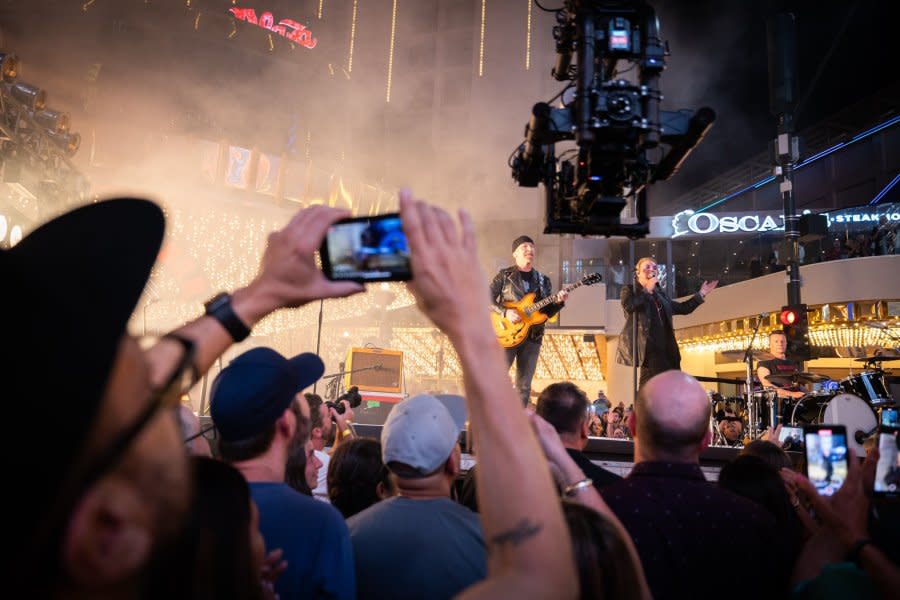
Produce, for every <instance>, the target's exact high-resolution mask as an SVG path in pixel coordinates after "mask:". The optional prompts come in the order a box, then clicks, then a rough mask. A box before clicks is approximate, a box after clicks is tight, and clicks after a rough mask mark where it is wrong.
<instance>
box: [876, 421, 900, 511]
mask: <svg viewBox="0 0 900 600" xmlns="http://www.w3.org/2000/svg"><path fill="white" fill-rule="evenodd" d="M898 439H900V419H898V411H897V409H896V408H887V407H886V408H882V409H881V426H880V427H879V428H878V464H877V465H876V466H875V490H874V491H875V495H876V496H893V497H898V496H900V452H898V449H897V440H898Z"/></svg>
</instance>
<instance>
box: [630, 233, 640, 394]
mask: <svg viewBox="0 0 900 600" xmlns="http://www.w3.org/2000/svg"><path fill="white" fill-rule="evenodd" d="M628 260H629V261H630V263H631V265H632V266H631V269H632V272H631V283H629V284H628V285H630V286H631V291H632V292H634V291H635V289H634V288H635V286H636V283H637V280H636V279H635V275H634V262H635V260H637V259H636V258H635V256H634V240H628ZM637 320H638V316H637V312H634V311H632V313H631V404H632V406H634V405H635V404H636V403H637V390H638V364H637Z"/></svg>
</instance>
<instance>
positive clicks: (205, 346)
mask: <svg viewBox="0 0 900 600" xmlns="http://www.w3.org/2000/svg"><path fill="white" fill-rule="evenodd" d="M400 212H401V218H402V220H403V228H404V231H405V233H406V235H407V237H408V240H409V249H410V256H411V264H412V270H413V280H412V281H411V282H410V284H409V285H410V288H411V290H412V291H413V294H414V296H415V297H416V300H417V304H418V306H419V308H420V309H421V311H422V312H423V313H424V315H425V316H426V317H428V318H429V319H430V320H431V321H432V322H433V323H434V324H435V325H436V326H437V327H438V328H439V329H440V330H441V331H443V332H444V333H445V334H446V335H447V337H448V339H449V340H450V342H451V344H452V345H453V347H454V349H455V350H456V352H457V354H458V356H459V360H460V364H461V366H462V370H463V374H464V386H465V393H464V395H463V401H464V403H465V420H467V421H468V431H469V432H471V434H472V435H473V436H474V445H473V447H474V454H475V459H476V466H475V467H474V468H472V469H469V470H468V472H466V473H464V472H463V468H462V460H461V450H460V446H459V439H460V433H461V431H462V429H463V427H464V426H465V423H464V421H463V419H461V418H460V414H459V411H456V410H453V409H452V407H450V406H449V405H448V403H447V402H446V401H445V400H444V399H442V398H438V397H435V396H431V395H427V394H421V395H416V396H413V397H410V398H407V399H405V400H403V401H402V402H400V403H398V404H397V405H396V406H395V407H394V408H393V410H392V411H391V412H390V414H389V416H388V418H387V421H386V422H385V425H384V427H383V429H382V433H381V438H380V440H368V439H361V438H357V437H356V436H355V435H354V434H353V431H352V427H350V426H349V424H348V422H347V418H348V417H349V416H351V414H352V413H350V414H348V412H347V410H345V411H344V413H343V417H341V416H340V413H338V412H337V411H335V410H334V408H333V407H330V406H328V405H326V404H324V403H322V402H321V398H317V397H316V396H315V395H313V394H304V390H305V389H306V388H307V387H308V386H310V385H312V384H313V383H314V382H316V381H317V380H318V379H319V378H320V377H321V376H322V374H323V372H324V365H323V363H322V361H321V359H320V358H319V357H318V356H316V355H315V354H312V353H302V354H299V355H298V356H294V357H284V356H282V355H280V354H279V353H277V352H276V351H274V350H272V349H270V348H266V347H256V348H253V349H251V350H248V351H246V352H244V353H242V354H241V355H239V356H238V357H236V358H235V359H234V360H232V361H231V362H230V363H229V364H228V365H227V366H226V368H224V369H223V370H222V371H221V372H220V373H219V375H218V376H217V377H216V379H215V381H214V383H213V385H212V389H211V402H210V407H211V408H210V410H211V416H212V419H213V423H214V425H215V430H216V438H215V439H216V444H215V449H214V451H213V449H211V448H210V447H209V445H208V444H205V443H204V441H203V440H205V436H204V433H203V430H202V429H201V428H200V424H199V423H198V422H196V419H195V417H193V416H192V415H191V414H186V413H189V411H185V410H184V409H183V408H181V407H180V399H181V397H182V394H183V393H184V392H185V391H186V390H187V389H189V388H190V386H191V385H192V384H193V383H194V382H196V381H197V380H198V378H199V377H201V376H202V375H203V373H205V372H206V371H207V370H208V369H209V367H210V366H211V365H212V364H213V362H214V361H215V360H216V359H217V358H218V357H219V356H220V355H221V354H222V353H223V352H224V351H225V350H226V349H227V348H228V347H229V346H231V345H232V344H233V343H234V342H236V341H240V340H242V339H244V338H246V336H247V335H248V334H249V331H250V329H252V327H253V325H254V324H256V323H257V322H258V321H259V320H261V319H262V318H264V317H266V316H267V315H268V314H270V313H272V312H273V311H276V310H279V309H281V308H286V307H297V306H302V305H304V304H307V303H309V302H313V301H316V300H319V299H326V298H333V297H339V296H346V295H350V294H354V293H361V292H363V291H364V289H363V287H362V286H361V285H358V284H356V283H351V282H340V283H338V282H332V281H328V280H326V279H325V278H324V276H323V275H322V273H321V271H319V269H318V268H317V267H316V264H315V259H314V252H315V251H316V249H317V248H318V247H319V246H320V244H321V242H322V239H323V237H324V235H325V232H326V231H327V229H328V227H329V226H330V225H331V224H332V223H334V222H335V221H337V220H338V219H340V218H343V217H345V216H347V214H346V212H344V211H340V210H337V209H331V208H327V207H321V206H320V207H313V208H309V209H305V210H302V211H300V212H299V213H298V214H297V216H296V217H295V218H293V219H292V220H291V221H290V223H289V224H288V225H287V226H286V227H285V228H284V229H282V230H280V231H277V232H274V233H273V234H272V235H271V236H270V237H269V243H268V245H267V248H266V250H265V253H264V254H263V256H262V258H261V261H260V268H259V271H258V275H257V276H256V278H255V279H254V280H253V281H252V282H250V283H249V284H248V285H247V286H246V287H244V288H242V289H239V290H235V291H233V292H232V293H230V294H227V295H223V296H222V295H220V296H217V297H216V301H215V302H211V303H209V304H208V305H207V311H206V314H204V315H203V316H201V317H199V318H198V319H196V320H195V321H192V322H191V323H188V324H186V325H184V326H183V327H180V328H178V329H177V330H175V331H173V332H171V333H169V334H167V335H165V336H162V337H160V338H159V340H158V342H157V343H156V344H155V345H154V346H152V347H150V348H142V347H141V346H140V345H139V344H138V343H137V341H136V340H135V339H133V338H132V337H130V336H129V335H128V333H127V330H126V328H127V322H128V320H129V318H130V316H131V313H132V311H133V310H134V308H135V306H136V304H137V302H138V299H139V297H140V294H141V291H142V289H143V287H144V285H145V283H146V281H147V279H148V277H149V275H150V270H151V268H152V266H153V263H154V261H155V259H156V256H157V254H158V252H159V248H160V245H161V242H162V238H163V230H164V217H163V213H162V211H161V210H160V209H159V208H158V207H157V206H156V205H154V204H153V203H151V202H147V201H143V200H133V199H119V200H109V201H105V202H98V203H94V204H91V205H88V206H85V207H82V208H79V209H76V210H74V211H72V212H70V213H67V214H65V215H62V216H60V217H58V218H56V219H54V220H52V221H50V222H49V223H47V224H45V225H44V226H42V227H40V228H38V229H36V230H35V231H34V232H32V233H31V234H30V235H29V236H27V237H26V238H25V239H23V240H22V241H21V242H20V243H19V244H18V245H17V246H15V247H14V248H13V249H11V250H3V251H0V273H2V275H3V276H4V282H5V283H6V284H7V285H8V286H9V288H8V289H9V290H13V291H14V293H6V294H4V295H3V296H2V297H3V310H4V314H8V315H15V318H14V319H11V320H10V323H9V328H10V330H11V331H9V332H8V333H9V334H10V335H11V336H12V337H11V338H10V339H15V340H19V342H18V343H17V344H15V345H14V344H4V345H3V349H2V350H0V353H2V360H3V364H4V365H6V368H7V369H8V371H7V372H8V373H9V375H10V376H9V377H8V381H7V385H8V386H11V389H9V387H8V388H7V389H8V393H9V394H10V397H11V398H15V399H16V401H15V402H12V403H10V404H9V410H11V411H12V415H11V416H12V419H11V421H10V422H11V423H14V424H15V426H14V427H12V428H10V430H9V433H8V435H7V436H4V440H5V441H4V443H5V444H6V452H5V453H4V454H5V456H6V457H7V464H8V471H7V473H8V475H10V476H11V479H10V480H11V481H15V482H16V483H17V484H18V487H19V491H18V492H17V493H15V494H10V495H9V498H8V504H7V510H9V511H10V516H11V518H10V519H9V522H10V529H11V531H12V536H11V537H10V538H9V539H8V547H9V548H10V549H12V550H13V552H10V553H8V558H7V559H6V560H4V561H3V567H2V568H3V576H4V580H5V582H6V584H7V586H8V587H9V589H10V590H16V591H18V593H20V594H21V595H26V596H33V597H38V598H64V597H65V598H144V597H146V598H157V597H160V598H163V597H164V598H166V599H167V600H171V599H175V598H217V599H219V598H250V599H266V600H272V599H274V598H280V599H282V600H288V599H294V598H351V599H352V598H360V599H366V598H392V599H403V598H429V599H440V598H452V597H461V598H467V599H469V598H476V599H477V598H491V599H494V598H507V597H509V598H553V599H559V600H566V599H572V598H626V599H629V598H635V599H637V598H640V599H647V598H653V597H655V598H686V597H712V596H718V595H723V594H727V595H728V596H729V597H736V598H750V597H753V598H760V597H791V598H816V597H838V596H840V597H850V596H841V594H842V593H843V591H844V590H852V597H856V598H868V597H871V598H876V597H885V598H889V597H896V596H897V594H898V590H900V566H898V565H900V548H898V540H900V535H897V534H896V532H897V523H896V521H893V522H892V521H891V520H890V519H891V515H892V514H893V512H892V511H891V510H889V508H890V507H885V506H880V505H879V506H878V507H877V508H878V511H877V512H875V511H873V507H874V506H875V504H874V502H873V500H872V498H871V487H872V479H873V476H872V474H873V468H874V464H875V462H874V461H875V459H876V458H877V449H875V450H873V454H872V455H870V456H868V457H866V459H865V461H863V462H862V463H861V464H860V463H859V462H858V461H856V460H855V459H854V460H853V461H852V462H851V466H850V471H849V474H848V476H847V478H846V481H845V483H844V485H843V486H842V487H841V489H840V490H839V491H838V492H837V493H836V494H835V495H834V497H832V498H825V497H820V496H819V495H818V494H817V493H816V491H815V489H814V488H813V487H812V485H811V484H810V483H809V481H808V480H806V479H805V478H804V477H803V476H802V475H800V474H798V473H796V472H794V471H793V470H791V469H790V468H789V467H787V466H785V465H786V464H787V463H783V462H779V459H780V458H781V456H782V455H783V454H784V452H783V451H782V450H781V449H780V448H779V447H778V446H777V445H775V444H773V443H771V442H768V441H766V442H762V443H763V444H767V445H768V449H767V450H766V451H760V452H757V453H754V452H753V451H752V449H751V446H752V445H749V446H748V447H747V448H745V449H744V450H743V454H744V456H741V457H740V458H739V459H737V460H736V461H735V462H734V463H733V464H731V465H728V466H727V467H726V468H724V469H723V472H722V476H721V478H720V481H719V482H718V483H713V482H709V481H707V480H706V479H705V477H704V475H703V472H702V471H701V469H700V463H699V459H700V454H701V452H702V451H703V450H704V448H705V447H706V446H707V445H708V444H709V442H710V436H711V431H710V428H709V423H710V402H709V400H708V398H707V395H706V392H705V391H704V390H703V388H702V387H701V386H700V384H699V383H698V382H697V381H696V380H695V379H693V378H692V377H690V376H688V375H685V374H683V373H681V372H680V371H678V370H674V369H668V370H663V371H661V372H658V373H655V374H653V376H651V377H648V378H647V380H646V382H645V383H644V384H643V385H642V387H641V389H640V392H639V394H638V397H637V400H636V402H635V405H634V407H633V410H630V411H628V410H626V409H625V407H624V406H621V414H620V413H619V411H618V409H619V407H612V408H609V407H608V410H606V411H605V413H603V414H607V415H609V416H607V427H609V426H610V424H611V423H612V425H615V424H617V423H619V422H620V421H621V422H622V423H623V427H627V429H628V432H629V434H630V435H631V437H632V438H633V440H634V468H633V470H632V471H631V473H630V474H629V475H628V476H627V477H624V478H623V477H620V476H618V475H616V474H614V473H610V472H608V471H605V470H604V469H602V468H600V467H599V466H597V465H596V464H594V463H593V462H592V461H590V460H589V459H588V457H587V456H586V455H585V454H584V452H583V451H584V448H585V446H586V443H587V438H588V437H589V435H590V434H591V428H592V427H596V423H595V422H592V418H593V417H598V416H599V415H597V410H596V406H595V405H594V404H593V403H592V402H591V401H590V400H589V399H588V397H587V396H586V394H585V393H584V392H583V391H582V390H580V389H579V388H578V387H577V386H576V385H574V384H572V383H570V382H560V383H557V384H553V385H550V386H548V387H547V388H546V389H544V390H543V391H542V392H541V394H540V396H539V397H538V401H537V404H536V406H535V408H534V410H529V409H523V408H522V405H521V397H520V395H519V393H518V391H517V390H516V389H514V387H513V386H512V385H510V380H509V377H508V363H507V362H506V357H505V356H504V354H503V352H502V351H501V348H500V347H499V345H498V344H497V343H496V339H495V336H494V333H493V331H492V328H491V326H490V318H489V311H490V307H489V305H488V298H489V293H488V286H487V280H486V278H485V276H484V274H483V272H482V271H481V269H480V268H479V267H478V256H477V249H476V245H475V234H474V226H473V224H472V221H471V219H470V218H469V217H468V215H466V214H465V213H461V214H460V217H459V221H458V222H456V221H455V220H454V219H453V218H452V217H451V216H450V215H448V214H447V213H445V212H444V211H443V210H441V209H439V208H436V207H433V206H429V205H428V204H426V203H424V202H422V201H420V200H416V199H414V198H413V197H412V196H411V194H410V193H409V192H408V191H403V192H401V195H400ZM97 231H103V232H105V234H104V235H102V236H101V235H96V232H97ZM460 264H464V265H466V268H464V269H461V268H458V267H459V265H460ZM48 367H49V368H51V369H52V370H53V376H52V377H47V376H46V371H44V369H46V368H48ZM37 368H41V369H42V371H43V373H44V376H43V377H41V375H40V374H37V373H35V372H34V371H35V369H37ZM36 382H38V383H36ZM36 405H39V406H40V411H41V412H40V414H41V418H40V421H39V423H35V421H34V417H35V408H34V407H35V406H36ZM592 407H594V410H592ZM613 414H615V415H616V416H615V417H611V416H612V415H613ZM29 422H32V423H35V425H38V424H39V425H40V427H41V431H40V433H38V432H37V431H36V430H35V428H34V427H28V426H27V424H28V423H29ZM36 436H39V440H36V439H35V438H36ZM213 454H214V456H211V455H213ZM773 456H774V457H775V458H774V460H773V458H772V457H773ZM323 470H324V474H323V473H322V471H323ZM323 481H324V493H322V491H321V489H320V486H322V483H323ZM460 481H464V483H465V484H466V485H465V489H466V491H467V496H468V500H469V501H468V502H464V501H462V500H463V498H462V496H463V494H459V493H458V490H459V487H458V486H457V483H458V482H460ZM722 544H726V545H727V550H728V552H727V558H728V560H729V561H730V562H731V564H732V565H733V567H734V568H733V569H729V568H723V567H722V566H721V565H717V564H715V563H713V562H711V557H714V556H715V553H716V551H717V548H718V547H719V546H720V545H722ZM736 570H737V572H739V573H740V576H738V575H737V574H736Z"/></svg>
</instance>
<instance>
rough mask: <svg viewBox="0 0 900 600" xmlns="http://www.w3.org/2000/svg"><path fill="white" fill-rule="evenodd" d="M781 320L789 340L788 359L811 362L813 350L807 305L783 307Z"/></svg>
mask: <svg viewBox="0 0 900 600" xmlns="http://www.w3.org/2000/svg"><path fill="white" fill-rule="evenodd" d="M779 320H780V321H781V325H782V329H783V330H784V335H785V337H786V338H787V351H786V354H787V356H788V358H790V359H792V360H809V359H810V357H811V354H812V353H811V351H812V348H810V342H809V316H808V311H807V309H806V305H805V304H792V305H788V306H782V307H781V314H780V315H779Z"/></svg>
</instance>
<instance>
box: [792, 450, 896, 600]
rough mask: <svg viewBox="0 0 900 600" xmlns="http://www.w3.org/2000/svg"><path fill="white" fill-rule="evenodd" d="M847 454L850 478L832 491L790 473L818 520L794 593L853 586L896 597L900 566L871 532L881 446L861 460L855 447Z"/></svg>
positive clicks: (819, 593) (857, 592)
mask: <svg viewBox="0 0 900 600" xmlns="http://www.w3.org/2000/svg"><path fill="white" fill-rule="evenodd" d="M848 454H849V460H848V472H847V479H846V481H845V482H844V485H843V486H841V489H839V490H838V491H837V492H836V493H835V494H834V496H831V497H828V496H822V495H820V494H819V493H818V491H817V489H816V487H815V486H814V485H813V484H812V483H811V482H810V481H809V480H808V479H806V478H805V477H802V476H795V477H792V479H793V480H794V482H795V484H796V487H797V491H798V494H799V495H800V496H802V497H803V498H804V499H805V500H806V502H807V503H808V504H809V505H810V507H811V508H812V510H813V512H814V514H815V518H816V520H817V522H818V528H817V529H816V530H815V531H814V533H813V535H812V536H811V537H810V538H809V540H808V541H807V543H806V545H805V546H804V548H803V550H802V551H801V552H800V556H799V557H798V558H797V562H796V564H795V566H794V574H793V578H792V579H793V585H794V592H793V594H792V597H793V598H822V597H834V591H835V590H837V589H845V590H846V589H852V590H853V597H855V598H864V597H881V598H896V597H897V590H900V566H898V565H897V564H895V563H893V562H892V561H891V560H890V559H889V558H888V557H887V555H886V554H885V553H884V552H883V551H882V549H881V548H879V547H878V545H877V544H876V543H875V542H874V541H873V539H872V537H870V530H869V504H870V502H869V494H870V493H871V491H872V488H871V482H872V480H873V478H874V471H875V465H876V463H877V462H878V450H877V449H875V450H873V451H872V453H871V454H869V455H868V456H867V457H866V460H865V462H864V463H863V464H862V465H860V464H859V461H858V460H857V458H856V455H855V454H854V452H853V449H852V448H850V449H849V450H848ZM829 592H831V593H830V594H829Z"/></svg>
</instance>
